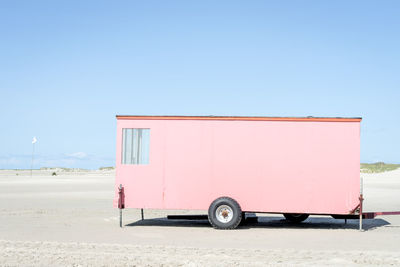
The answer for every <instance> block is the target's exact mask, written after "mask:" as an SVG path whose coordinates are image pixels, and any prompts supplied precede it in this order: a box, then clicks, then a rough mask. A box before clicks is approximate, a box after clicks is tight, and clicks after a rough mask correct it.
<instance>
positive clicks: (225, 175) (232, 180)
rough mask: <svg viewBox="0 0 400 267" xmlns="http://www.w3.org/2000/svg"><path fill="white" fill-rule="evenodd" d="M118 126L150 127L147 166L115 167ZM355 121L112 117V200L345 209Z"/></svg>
mask: <svg viewBox="0 0 400 267" xmlns="http://www.w3.org/2000/svg"><path fill="white" fill-rule="evenodd" d="M122 128H150V164H149V165H123V164H121V154H122ZM359 154H360V123H359V122H319V121H237V120H234V121H224V120H162V119H160V120H129V119H119V120H117V157H116V161H117V162H116V184H115V190H116V194H115V199H114V206H116V205H117V198H118V194H117V193H118V189H117V187H118V186H119V184H122V185H123V186H124V187H125V196H126V198H125V206H126V207H127V208H154V209H201V210H206V209H208V207H209V205H210V204H211V202H212V201H213V200H215V199H216V198H218V197H221V196H229V197H232V198H234V199H236V200H237V201H238V202H239V204H240V205H241V207H242V210H244V211H260V212H277V213H285V212H288V213H311V214H348V213H349V212H350V210H352V209H354V208H355V207H356V206H357V204H358V196H359V186H360V180H359V177H360V155H359Z"/></svg>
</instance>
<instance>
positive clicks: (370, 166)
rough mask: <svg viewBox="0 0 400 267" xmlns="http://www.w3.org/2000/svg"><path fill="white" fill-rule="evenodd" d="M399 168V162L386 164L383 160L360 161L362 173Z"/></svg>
mask: <svg viewBox="0 0 400 267" xmlns="http://www.w3.org/2000/svg"><path fill="white" fill-rule="evenodd" d="M398 168H400V164H387V163H384V162H376V163H361V172H362V173H379V172H387V171H393V170H396V169H398Z"/></svg>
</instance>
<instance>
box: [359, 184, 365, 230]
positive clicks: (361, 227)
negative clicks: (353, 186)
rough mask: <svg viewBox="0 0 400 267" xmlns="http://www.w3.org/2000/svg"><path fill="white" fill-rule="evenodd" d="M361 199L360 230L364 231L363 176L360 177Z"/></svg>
mask: <svg viewBox="0 0 400 267" xmlns="http://www.w3.org/2000/svg"><path fill="white" fill-rule="evenodd" d="M358 199H359V200H360V229H359V230H360V232H362V231H363V226H362V223H363V222H362V219H363V213H362V212H363V200H364V198H363V178H362V177H361V178H360V197H359V198H358Z"/></svg>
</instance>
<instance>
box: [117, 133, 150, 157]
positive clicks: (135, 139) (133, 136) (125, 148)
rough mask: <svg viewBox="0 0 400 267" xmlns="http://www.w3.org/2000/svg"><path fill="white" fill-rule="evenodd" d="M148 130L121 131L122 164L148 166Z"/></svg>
mask: <svg viewBox="0 0 400 267" xmlns="http://www.w3.org/2000/svg"><path fill="white" fill-rule="evenodd" d="M149 150H150V129H125V128H124V129H122V164H149Z"/></svg>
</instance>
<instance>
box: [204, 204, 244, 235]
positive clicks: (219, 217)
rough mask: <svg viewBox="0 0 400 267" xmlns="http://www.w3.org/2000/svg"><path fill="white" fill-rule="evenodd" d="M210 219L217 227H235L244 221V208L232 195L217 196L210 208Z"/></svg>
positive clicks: (226, 228) (225, 228) (213, 225)
mask: <svg viewBox="0 0 400 267" xmlns="http://www.w3.org/2000/svg"><path fill="white" fill-rule="evenodd" d="M208 221H209V222H210V224H211V225H212V227H214V228H215V229H224V230H228V229H235V228H236V227H238V225H239V224H240V222H241V221H242V209H241V208H240V205H239V203H237V202H236V201H235V200H234V199H232V198H230V197H220V198H217V199H216V200H214V201H213V202H212V203H211V205H210V208H209V209H208Z"/></svg>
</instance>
